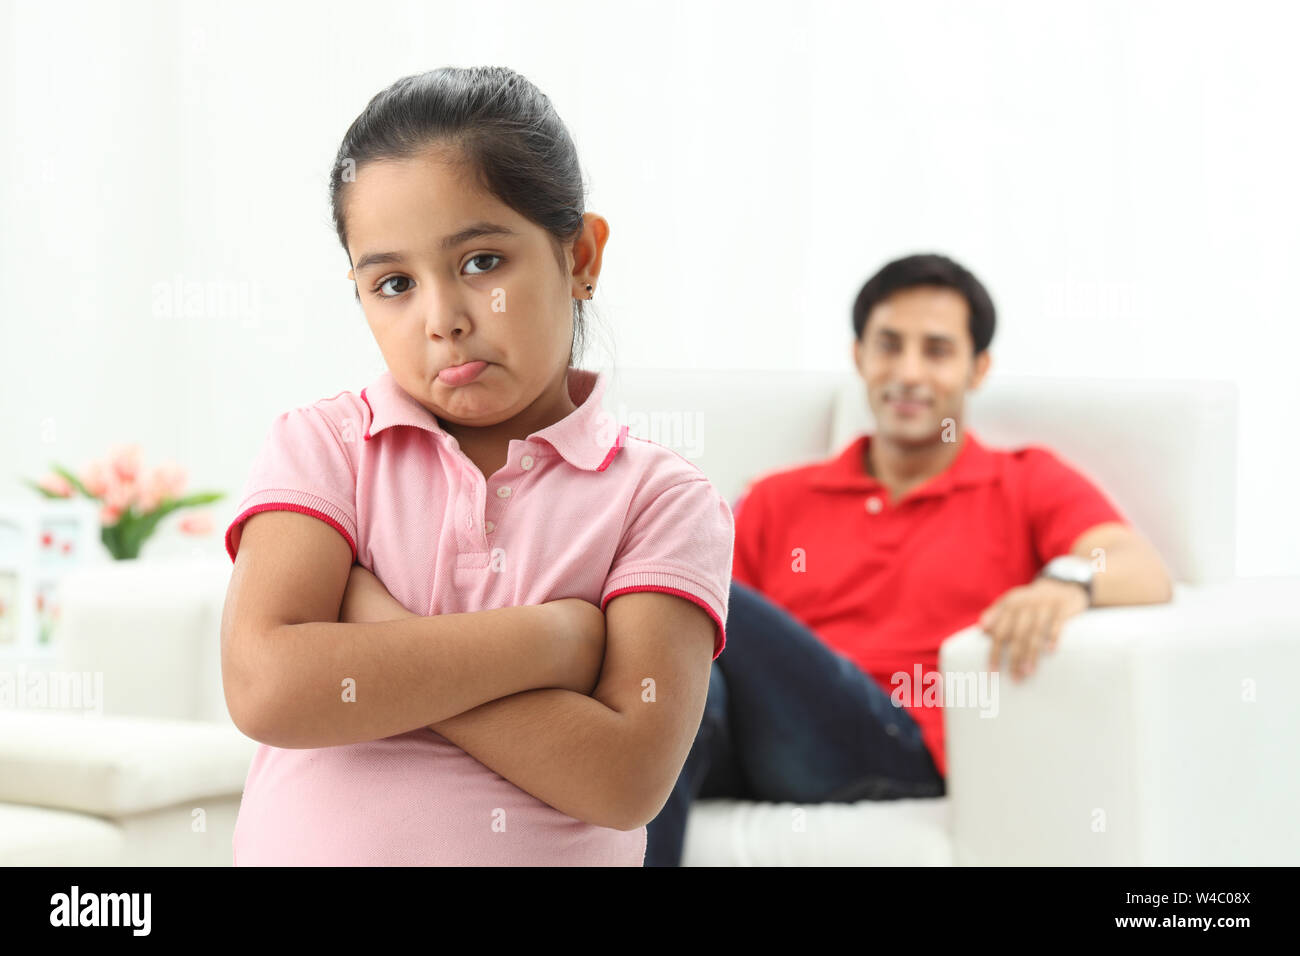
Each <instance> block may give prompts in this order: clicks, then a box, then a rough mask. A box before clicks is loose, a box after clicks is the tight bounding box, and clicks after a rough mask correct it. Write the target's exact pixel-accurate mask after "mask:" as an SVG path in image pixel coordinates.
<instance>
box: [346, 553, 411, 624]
mask: <svg viewBox="0 0 1300 956" xmlns="http://www.w3.org/2000/svg"><path fill="white" fill-rule="evenodd" d="M419 616H420V615H418V614H414V613H412V612H411V611H408V610H407V609H406V606H405V605H403V604H402V602H401V601H399V600H397V598H395V597H393V596H392V595H391V594H390V593H388V588H386V587H384V584H383V582H382V581H380V580H379V578H377V577H375V576H374V575H373V574H372V573H371V572H369V571H367V570H366V569H365V568H363V567H362V566H361V565H359V564H354V565H352V570H351V572H349V574H348V586H347V589H346V590H345V591H344V592H343V605H342V607H340V608H339V623H341V624H371V623H375V622H378V621H396V620H399V619H401V618H405V617H419Z"/></svg>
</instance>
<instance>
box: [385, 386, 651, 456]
mask: <svg viewBox="0 0 1300 956" xmlns="http://www.w3.org/2000/svg"><path fill="white" fill-rule="evenodd" d="M566 383H567V384H568V386H569V397H570V398H571V399H572V400H573V404H574V405H576V406H578V407H577V408H576V409H575V410H574V411H572V412H570V413H569V414H568V415H567V416H566V417H564V418H562V419H560V420H559V421H558V422H555V423H553V424H551V425H548V426H547V427H545V428H542V429H539V430H538V431H535V432H533V433H532V434H531V435H529V436H528V440H529V441H533V440H539V439H540V440H541V441H545V442H546V443H547V444H548V445H550V446H551V447H552V448H554V449H555V450H556V451H557V452H559V453H560V455H561V456H563V457H564V459H565V461H567V462H569V464H571V465H573V466H574V467H575V468H582V469H584V470H586V471H604V470H605V469H606V468H607V467H609V463H610V462H611V461H613V460H614V456H615V455H616V454H618V450H619V449H620V448H622V447H623V445H624V443H625V442H626V440H627V430H628V426H626V425H623V426H621V427H620V426H619V425H618V422H617V421H616V420H615V419H614V418H613V417H611V416H610V415H609V413H608V412H606V411H605V409H604V408H603V407H602V405H601V400H602V398H603V397H604V394H605V387H606V385H607V384H608V380H607V376H606V375H605V373H603V372H591V371H588V370H586V369H580V368H574V367H573V366H572V365H570V366H569V371H568V376H567V378H566ZM361 400H362V401H364V402H365V403H366V406H367V407H368V408H369V409H370V419H371V420H370V427H369V428H367V429H366V434H365V436H364V437H365V440H366V441H370V440H371V439H373V438H374V437H375V436H377V435H378V434H379V433H380V432H382V431H383V430H384V429H386V428H393V427H396V426H399V425H404V426H407V427H410V428H423V429H424V430H425V431H428V432H432V433H433V434H434V435H435V436H437V438H438V439H439V441H442V442H444V443H446V442H454V441H455V439H454V438H453V437H452V436H451V435H450V434H448V433H447V432H446V431H445V430H444V429H443V427H442V426H441V425H439V424H438V419H437V417H436V416H435V415H434V414H433V413H432V412H430V411H429V410H428V409H427V408H425V407H424V406H423V405H421V404H420V403H419V402H417V401H416V400H415V399H414V398H412V397H411V396H410V395H409V394H408V393H407V392H406V390H405V389H403V388H402V387H401V386H400V385H399V384H398V383H397V379H395V378H394V377H393V373H392V372H390V371H387V370H386V371H385V372H384V373H383V374H382V375H380V376H379V378H377V379H375V380H374V381H373V382H371V383H370V384H369V385H367V386H366V387H365V388H363V389H362V390H361Z"/></svg>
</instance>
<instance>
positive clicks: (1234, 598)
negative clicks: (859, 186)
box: [939, 578, 1300, 866]
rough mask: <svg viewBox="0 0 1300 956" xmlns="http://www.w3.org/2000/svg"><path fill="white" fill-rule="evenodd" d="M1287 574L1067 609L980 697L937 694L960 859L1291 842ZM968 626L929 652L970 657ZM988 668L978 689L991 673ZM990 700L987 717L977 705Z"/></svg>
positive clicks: (981, 665) (1203, 856)
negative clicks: (1154, 601) (1056, 627)
mask: <svg viewBox="0 0 1300 956" xmlns="http://www.w3.org/2000/svg"><path fill="white" fill-rule="evenodd" d="M1297 593H1300V579H1295V578H1256V579H1237V580H1234V581H1231V582H1228V583H1225V584H1220V585H1213V586H1208V587H1203V588H1189V587H1185V586H1181V585H1180V586H1178V587H1177V588H1176V589H1175V595H1174V600H1173V601H1172V602H1170V603H1169V604H1163V605H1149V606H1138V607H1110V608H1094V609H1091V610H1089V611H1086V612H1085V613H1083V614H1081V615H1079V616H1078V617H1076V618H1074V619H1072V620H1071V621H1070V622H1069V623H1068V624H1067V625H1066V627H1065V628H1064V630H1063V633H1062V635H1061V640H1060V643H1059V644H1058V646H1057V649H1056V651H1055V652H1053V653H1048V654H1045V655H1043V656H1041V657H1040V658H1039V661H1038V666H1037V670H1036V672H1035V673H1034V674H1033V675H1032V676H1031V677H1030V678H1029V679H1027V680H1025V681H1020V682H1014V681H1012V680H1010V679H1009V678H1007V677H1005V665H1004V671H1003V673H1002V674H999V675H998V677H999V679H998V681H997V683H996V685H995V686H996V694H995V695H994V697H993V700H994V702H995V712H994V713H992V714H989V710H990V708H987V707H985V708H983V709H981V708H980V707H977V706H957V707H945V708H944V726H945V737H946V740H947V763H948V780H947V783H948V793H949V796H950V798H951V801H952V825H953V842H954V854H955V859H956V861H957V863H958V864H959V865H1041V864H1057V865H1060V864H1070V865H1090V864H1095V865H1152V864H1159V865H1213V866H1221V865H1261V864H1283V863H1286V864H1292V863H1294V862H1295V861H1296V860H1297V859H1300V830H1297V828H1295V827H1294V826H1291V825H1290V824H1289V822H1288V821H1290V819H1291V815H1292V814H1293V813H1294V808H1295V806H1296V804H1297V802H1300V769H1298V768H1297V762H1296V760H1295V746H1296V744H1295V739H1296V733H1297V730H1298V729H1300V695H1297V694H1296V693H1295V692H1294V690H1293V689H1292V688H1290V687H1289V686H1288V685H1287V684H1286V681H1287V680H1288V679H1289V678H1290V676H1291V675H1293V674H1295V673H1296V672H1297V668H1300V640H1297V638H1298V637H1300V608H1298V607H1297V603H1296V600H1295V597H1294V596H1295V595H1296V594H1297ZM988 654H989V638H988V636H987V635H985V634H984V633H983V632H981V631H980V630H979V629H978V628H977V627H971V628H967V629H966V630H964V631H961V632H958V633H957V634H955V635H953V636H952V637H951V638H949V639H948V640H947V641H946V642H945V643H944V644H943V646H942V647H941V649H940V654H939V668H940V670H941V671H943V672H944V677H945V683H948V682H949V681H951V680H952V677H951V675H953V674H958V675H962V674H976V673H978V672H980V671H982V670H984V669H985V668H986V667H987V662H988ZM993 686H994V685H992V684H990V689H993ZM982 714H989V716H982Z"/></svg>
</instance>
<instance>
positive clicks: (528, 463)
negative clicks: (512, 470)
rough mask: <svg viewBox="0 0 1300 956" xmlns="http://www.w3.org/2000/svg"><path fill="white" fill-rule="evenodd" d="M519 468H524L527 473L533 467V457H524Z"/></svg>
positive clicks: (520, 460)
mask: <svg viewBox="0 0 1300 956" xmlns="http://www.w3.org/2000/svg"><path fill="white" fill-rule="evenodd" d="M519 467H520V468H522V469H523V470H524V471H527V470H528V469H529V468H531V467H533V456H532V455H524V457H523V458H520V459H519Z"/></svg>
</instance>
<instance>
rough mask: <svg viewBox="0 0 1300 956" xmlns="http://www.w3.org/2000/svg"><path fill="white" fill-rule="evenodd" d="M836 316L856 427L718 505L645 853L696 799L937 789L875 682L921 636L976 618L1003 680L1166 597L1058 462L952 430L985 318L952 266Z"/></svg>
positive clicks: (850, 797) (674, 850) (935, 646)
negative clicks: (721, 577) (681, 733)
mask: <svg viewBox="0 0 1300 956" xmlns="http://www.w3.org/2000/svg"><path fill="white" fill-rule="evenodd" d="M852 318H853V330H854V333H855V339H854V342H853V361H854V364H855V366H856V368H857V370H858V373H859V374H860V375H861V376H862V379H863V381H864V382H865V384H866V393H867V402H868V404H869V405H870V407H871V411H872V413H873V415H874V417H875V421H876V430H875V432H874V433H872V434H866V435H861V436H859V437H857V438H856V439H854V440H853V441H852V442H851V443H849V444H848V445H847V446H846V447H845V448H844V449H843V450H842V451H840V452H839V453H838V454H836V455H835V456H834V457H832V458H830V459H829V460H827V461H823V462H819V463H816V464H812V465H802V466H799V467H795V468H790V469H786V470H782V471H777V472H772V473H768V474H765V475H763V476H760V477H759V478H757V479H755V480H754V481H752V482H750V483H749V485H748V487H747V488H746V489H745V491H744V492H743V493H742V495H741V497H740V498H739V499H738V501H737V502H736V504H735V507H734V509H733V510H734V513H735V521H736V544H735V556H734V560H733V566H732V586H731V595H730V603H729V613H728V619H727V647H726V649H725V650H724V651H723V653H722V654H721V655H719V657H718V659H717V660H716V661H714V663H713V670H712V673H711V676H710V683H709V696H708V701H707V703H706V706H705V712H704V717H703V720H702V722H701V725H700V730H699V731H698V733H697V736H696V741H695V744H694V746H693V747H692V750H691V752H690V755H689V756H688V758H687V760H686V763H685V765H684V767H683V768H682V773H681V775H680V777H679V779H678V782H677V785H676V787H675V788H674V790H673V792H672V794H671V795H670V797H669V799H668V802H667V803H666V804H665V806H664V808H663V809H662V810H661V811H660V813H659V816H658V817H656V818H655V819H654V820H653V821H651V823H650V824H649V826H648V845H647V850H646V860H645V862H646V865H647V866H675V865H677V864H678V863H679V862H680V857H681V848H682V839H683V836H684V833H685V824H686V817H687V814H688V812H689V807H690V804H691V802H692V801H693V800H694V799H695V798H696V797H713V796H718V797H723V796H726V797H735V798H741V799H751V800H768V801H779V802H784V801H791V802H798V803H819V802H852V801H856V800H862V799H896V798H899V797H918V796H941V795H942V794H943V793H944V792H945V783H944V777H945V774H946V761H945V757H944V741H943V715H942V710H941V709H940V706H939V703H928V702H925V701H923V699H922V697H923V695H922V693H921V688H915V689H914V690H913V691H912V692H911V693H908V694H903V695H899V696H900V699H901V700H902V706H897V705H896V704H895V702H894V700H891V693H893V692H894V691H895V688H897V687H899V686H900V685H902V684H904V683H906V682H913V681H914V677H915V674H916V669H917V667H918V666H919V668H920V671H921V673H922V675H933V676H939V675H937V673H936V672H937V665H938V654H939V645H940V643H941V642H942V641H943V640H945V639H946V638H948V637H949V636H951V635H952V634H954V633H956V632H957V631H959V630H962V629H963V628H965V627H968V626H969V625H971V624H974V623H979V624H980V625H981V627H982V628H983V629H984V630H985V632H986V633H988V634H989V636H990V637H991V638H992V646H991V652H990V661H989V666H990V668H991V669H997V668H998V667H999V663H1000V660H1001V659H1002V658H1003V657H1005V658H1006V662H1007V666H1008V668H1009V670H1010V673H1011V677H1012V679H1014V680H1020V679H1024V678H1026V677H1028V676H1029V675H1030V674H1032V673H1033V671H1034V668H1035V664H1036V662H1037V660H1038V658H1039V656H1040V655H1041V654H1042V653H1044V652H1046V651H1051V650H1052V649H1053V648H1055V646H1056V643H1057V640H1058V639H1059V636H1060V633H1061V627H1062V625H1063V624H1064V623H1065V622H1066V621H1067V620H1069V619H1070V618H1071V617H1073V616H1075V615H1076V614H1078V613H1080V612H1081V611H1083V610H1084V609H1085V608H1087V607H1090V606H1101V605H1117V604H1146V603H1158V602H1164V601H1168V600H1169V599H1170V597H1171V596H1172V583H1171V580H1170V577H1169V573H1168V571H1167V570H1166V568H1165V566H1164V563H1163V562H1162V560H1161V558H1160V556H1159V554H1158V553H1157V552H1156V550H1155V549H1154V548H1153V547H1152V545H1151V544H1150V542H1148V541H1147V540H1146V539H1145V538H1144V537H1143V536H1142V535H1141V534H1139V533H1138V532H1137V531H1136V530H1135V529H1134V528H1133V527H1131V526H1130V525H1129V523H1128V522H1127V521H1126V520H1125V518H1124V517H1123V515H1121V514H1120V512H1119V511H1118V510H1117V509H1116V507H1115V506H1114V504H1113V503H1111V502H1110V501H1109V499H1107V498H1106V496H1105V495H1104V494H1103V493H1102V492H1101V491H1100V490H1099V489H1097V488H1096V487H1095V486H1094V485H1093V484H1092V483H1091V482H1090V481H1089V480H1088V479H1087V478H1086V477H1084V476H1083V475H1082V474H1080V473H1079V471H1077V470H1076V469H1075V468H1073V467H1071V466H1070V465H1069V464H1068V463H1066V462H1065V461H1063V460H1061V459H1060V458H1059V457H1058V456H1056V455H1055V454H1054V453H1052V452H1051V451H1050V450H1049V449H1047V448H1045V447H1041V446H1029V447H1024V448H1018V449H1013V450H1001V449H994V448H988V447H985V446H984V445H983V444H981V443H980V442H979V441H978V440H977V439H976V437H975V435H974V434H973V433H972V432H971V431H970V430H969V429H968V428H966V426H965V417H966V416H965V412H966V396H967V393H969V392H971V391H973V390H974V389H976V388H978V387H979V385H980V383H981V382H982V381H983V380H984V377H985V375H986V374H987V373H988V370H989V365H990V355H989V346H990V343H991V342H992V339H993V331H994V327H995V324H996V317H995V310H994V306H993V302H992V299H991V298H990V296H989V294H988V292H987V291H986V290H985V288H984V286H983V285H982V284H981V283H980V282H979V280H978V279H976V278H975V276H974V275H972V274H971V273H970V272H969V271H968V270H966V269H965V268H964V267H962V266H961V265H959V264H958V263H956V262H954V261H953V260H951V259H948V258H946V257H944V256H940V255H914V256H908V257H906V258H903V259H898V260H896V261H894V262H890V263H888V264H887V265H885V266H884V267H883V268H882V269H881V270H880V271H879V272H877V273H876V274H875V275H874V276H872V277H871V279H870V280H868V282H867V283H866V285H864V286H863V288H862V290H861V292H860V293H859V294H858V297H857V300H856V302H855V303H854V307H853V314H852ZM1101 567H1104V569H1105V570H1104V571H1098V570H1097V569H1098V568H1101ZM924 679H925V678H924V676H923V680H924ZM938 701H939V702H940V703H941V701H942V694H941V693H940V694H939V695H938Z"/></svg>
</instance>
